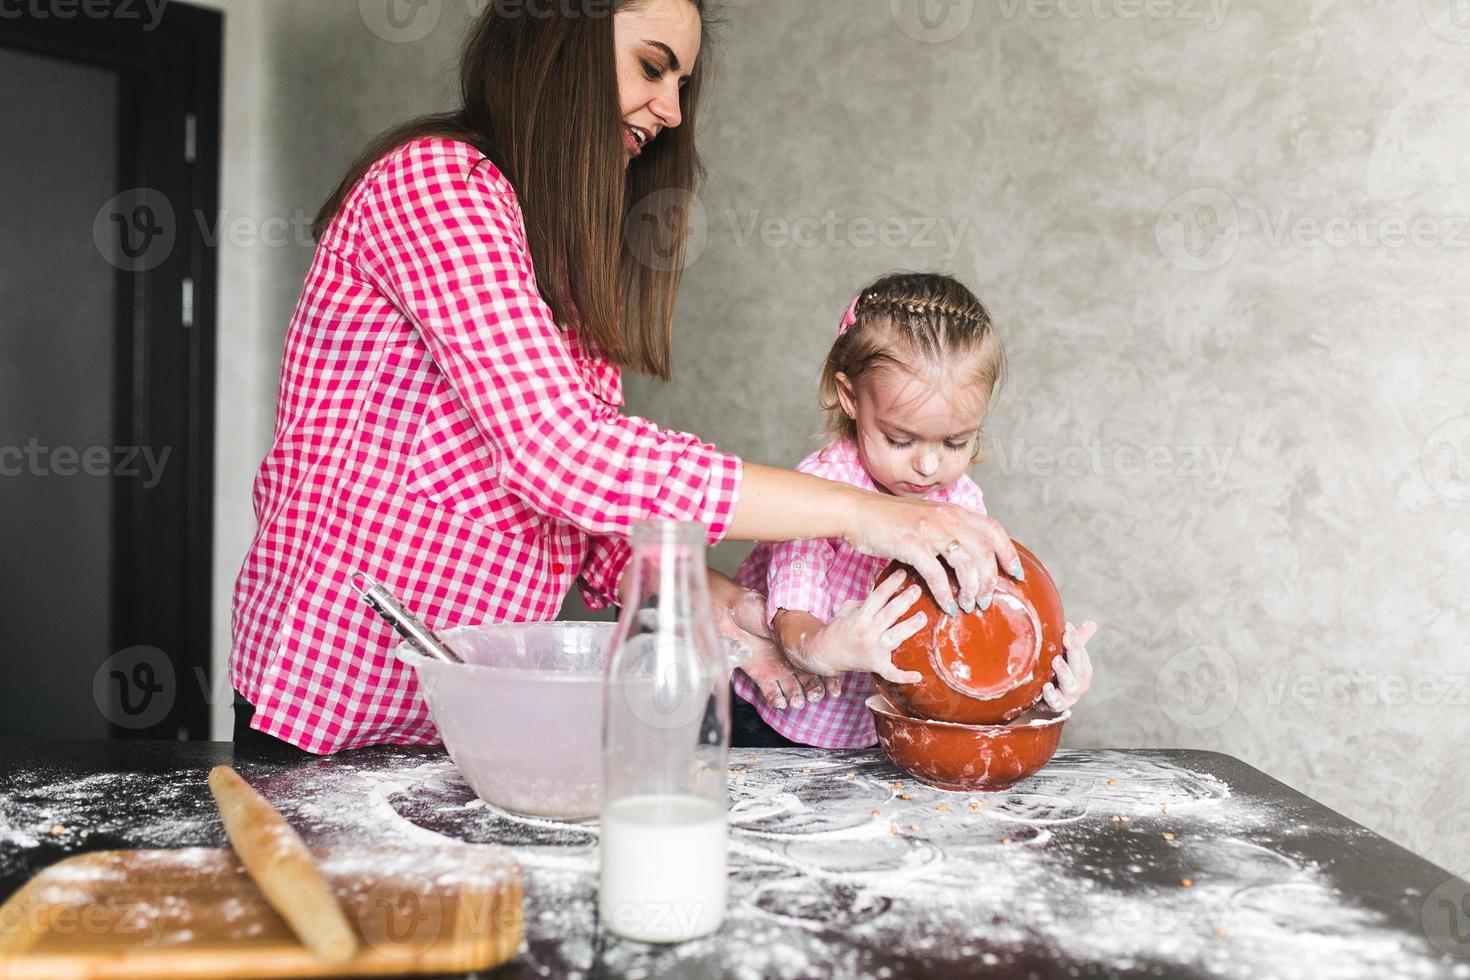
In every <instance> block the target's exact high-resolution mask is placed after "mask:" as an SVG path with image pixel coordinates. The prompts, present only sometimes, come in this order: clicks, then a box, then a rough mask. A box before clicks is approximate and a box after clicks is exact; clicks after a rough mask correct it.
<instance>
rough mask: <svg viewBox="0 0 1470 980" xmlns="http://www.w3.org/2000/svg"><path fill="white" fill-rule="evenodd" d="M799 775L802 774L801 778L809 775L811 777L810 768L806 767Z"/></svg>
mask: <svg viewBox="0 0 1470 980" xmlns="http://www.w3.org/2000/svg"><path fill="white" fill-rule="evenodd" d="M801 774H802V775H803V776H810V775H811V774H812V770H811V767H810V766H808V767H807V768H805V769H803V770H802V771H801Z"/></svg>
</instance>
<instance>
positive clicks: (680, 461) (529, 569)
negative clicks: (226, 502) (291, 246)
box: [230, 139, 741, 752]
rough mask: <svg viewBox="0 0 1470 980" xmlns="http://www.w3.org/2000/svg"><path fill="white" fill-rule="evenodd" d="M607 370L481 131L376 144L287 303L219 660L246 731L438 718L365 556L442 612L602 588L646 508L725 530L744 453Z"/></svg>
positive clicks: (414, 602) (533, 614)
mask: <svg viewBox="0 0 1470 980" xmlns="http://www.w3.org/2000/svg"><path fill="white" fill-rule="evenodd" d="M622 403H623V397H622V382H621V378H620V375H619V371H618V369H617V367H616V366H615V365H613V364H610V363H609V362H607V361H606V360H604V359H603V358H601V357H600V356H598V354H597V353H596V352H595V351H594V350H592V349H590V347H589V345H587V344H586V343H584V342H582V341H581V340H580V339H579V337H578V335H577V333H576V331H575V330H574V329H568V330H562V329H559V328H558V327H557V326H556V325H555V324H554V323H553V321H552V318H551V314H550V310H549V309H548V308H547V307H546V305H545V303H544V302H542V300H541V297H540V294H539V293H538V291H537V288H536V279H535V272H534V270H533V269H532V264H531V254H530V250H529V248H528V247H527V244H526V234H525V226H524V221H523V219H522V215H521V210H520V206H519V204H518V203H517V200H516V195H515V192H514V190H513V189H512V188H511V185H510V183H509V182H508V181H507V180H506V179H505V177H504V176H503V175H502V174H501V173H500V171H499V170H498V169H497V168H496V167H495V166H494V165H493V164H491V163H490V162H489V161H488V160H485V159H484V158H483V157H482V156H481V154H480V153H478V152H477V151H476V150H474V149H473V148H472V147H470V146H468V145H466V144H464V143H459V142H454V141H450V140H439V139H425V140H420V141H417V142H414V143H411V144H409V145H407V146H405V147H402V148H400V149H398V150H397V151H395V152H394V153H392V154H390V155H388V156H387V157H385V158H383V159H382V160H380V161H378V162H377V163H376V164H375V165H374V166H373V167H372V169H371V170H369V171H368V173H367V174H366V176H364V178H363V179H362V181H361V182H360V183H359V184H358V185H357V186H356V187H355V188H354V189H353V191H352V193H351V194H350V196H349V197H348V198H347V201H346V202H345V204H344V206H343V208H342V210H341V213H340V214H339V215H338V217H337V218H336V220H335V221H333V223H332V225H331V227H330V229H328V231H327V233H326V235H325V236H324V238H323V240H322V242H321V243H320V246H319V247H318V249H317V252H316V257H315V260H314V261H313V263H312V266H311V271H310V272H309V274H308V276H307V279H306V286H305V289H304V291H303V292H302V295H301V299H300V301H299V302H298V304H297V306H296V311H295V313H294V315H293V316H292V319H291V326H290V330H289V332H288V334H287V337H286V350H285V360H284V363H283V365H282V368H281V381H280V401H279V406H278V412H277V416H276V430H275V440H274V444H273V445H272V446H271V449H270V453H269V454H268V455H267V456H266V458H265V462H264V463H263V464H262V466H261V468H260V473H259V476H258V477H257V479H256V483H255V513H256V517H257V519H258V521H259V529H258V531H257V532H256V535H255V539H254V541H253V542H252V544H251V546H250V551H249V554H248V555H247V556H246V558H245V563H244V567H243V568H242V570H241V572H240V577H239V580H238V581H237V583H236V586H235V600H234V615H233V623H232V625H233V649H232V651H231V658H230V677H231V680H232V681H233V683H234V686H235V688H236V689H237V690H239V691H240V692H241V693H242V694H244V695H245V697H246V698H247V699H248V700H249V701H250V702H251V703H252V704H253V705H255V709H256V711H255V717H254V721H253V725H254V727H256V728H258V729H260V730H261V731H263V732H265V733H266V734H269V735H273V736H275V737H277V738H280V739H284V740H285V741H287V742H290V743H292V744H294V745H297V746H300V747H302V748H304V749H309V750H311V751H313V752H331V751H336V750H338V749H347V748H353V747H356V746H362V745H371V744H378V743H398V744H408V743H425V742H433V741H436V740H437V738H438V736H437V733H436V731H435V729H434V727H433V725H432V724H431V723H430V721H429V719H428V715H427V712H426V710H425V707H424V703H423V701H422V699H421V698H420V696H419V690H418V685H417V684H416V682H415V680H414V676H413V673H412V671H411V670H409V669H408V668H406V667H404V666H403V665H401V664H399V663H397V662H396V661H395V660H393V658H392V657H391V655H390V650H391V648H392V647H393V646H395V645H396V643H397V642H398V640H397V637H396V636H395V634H394V633H393V631H392V630H391V629H390V628H389V627H388V626H386V625H385V624H384V623H383V622H382V621H381V620H380V619H378V618H377V616H375V615H374V614H373V613H372V612H370V611H369V610H368V609H367V607H366V606H364V605H363V603H362V602H361V601H360V600H359V599H358V598H357V596H356V595H354V594H353V593H352V591H351V589H350V588H349V586H348V581H349V578H350V577H351V575H352V574H353V573H354V572H356V571H359V570H361V571H364V572H366V573H368V574H369V575H371V576H372V577H374V578H376V579H377V580H378V581H380V582H382V583H383V584H384V585H386V586H388V588H390V589H392V590H393V591H394V592H396V593H397V594H398V596H399V597H400V598H401V599H403V600H404V602H405V603H406V604H407V605H408V606H409V607H410V608H411V609H414V610H415V611H417V612H418V613H419V614H420V615H421V616H422V618H423V619H424V620H425V621H426V622H427V623H428V624H429V626H430V627H432V628H435V629H442V628H445V627H449V626H458V625H464V624H473V623H482V622H526V621H535V620H547V619H553V618H555V616H556V614H557V612H558V610H559V609H560V607H561V603H562V599H563V597H564V596H565V595H566V593H567V591H568V590H569V589H570V588H571V587H572V585H573V584H574V583H575V584H577V585H578V586H579V587H580V588H581V590H582V592H583V594H584V595H585V596H586V598H587V600H588V602H589V603H590V604H592V605H593V606H594V607H600V606H603V605H606V604H607V602H608V601H610V598H611V597H612V596H613V594H614V593H615V590H616V586H617V582H618V579H619V578H620V576H621V574H622V570H623V568H624V566H625V564H626V562H627V559H628V549H627V545H626V544H625V540H626V538H627V536H628V534H629V532H630V530H631V527H632V524H633V522H635V521H637V520H640V519H643V518H671V519H677V520H697V521H703V522H704V523H705V525H707V526H708V528H709V539H710V541H711V542H712V543H713V542H715V541H718V540H720V539H721V538H722V537H723V536H724V534H725V531H726V529H727V527H728V525H729V522H730V519H731V515H732V513H733V510H734V506H735V501H736V499H737V498H738V496H739V492H740V479H741V464H740V460H738V459H737V458H735V457H733V456H729V455H725V454H723V453H719V452H717V451H716V450H715V449H714V447H712V446H709V445H706V444H704V443H702V442H700V441H699V440H698V439H696V438H695V437H694V436H691V435H686V434H683V433H678V432H670V431H666V430H663V429H660V428H658V427H656V426H654V425H653V424H652V423H650V422H647V421H645V420H643V419H638V418H630V417H627V416H624V415H622V414H621V413H620V412H619V411H618V408H619V406H621V405H622Z"/></svg>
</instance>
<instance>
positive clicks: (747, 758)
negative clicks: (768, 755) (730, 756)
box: [745, 755, 761, 765]
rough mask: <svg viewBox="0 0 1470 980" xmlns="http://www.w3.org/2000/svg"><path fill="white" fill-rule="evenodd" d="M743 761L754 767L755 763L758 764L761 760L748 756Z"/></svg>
mask: <svg viewBox="0 0 1470 980" xmlns="http://www.w3.org/2000/svg"><path fill="white" fill-rule="evenodd" d="M745 761H746V762H749V763H750V764H751V765H754V764H755V763H757V762H759V761H761V760H760V757H759V756H754V755H748V756H746V757H745Z"/></svg>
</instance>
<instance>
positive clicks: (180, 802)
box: [0, 740, 1470, 978]
mask: <svg viewBox="0 0 1470 980" xmlns="http://www.w3.org/2000/svg"><path fill="white" fill-rule="evenodd" d="M221 762H227V763H231V764H233V765H235V766H236V768H237V769H239V770H240V772H241V773H242V774H243V775H244V776H245V777H246V778H247V779H249V780H250V781H251V782H252V783H253V784H254V785H255V786H256V787H257V788H259V789H260V790H261V792H262V793H264V794H265V796H266V797H267V798H269V799H270V800H271V801H272V802H273V803H274V804H275V805H276V806H277V807H278V808H279V809H280V810H281V811H282V813H284V814H285V815H286V816H287V818H288V819H290V820H291V821H292V823H293V824H294V825H295V826H296V827H297V828H298V830H300V831H301V832H302V836H303V837H305V838H306V839H307V840H308V842H310V843H314V844H327V843H334V842H343V841H352V842H354V843H399V844H414V843H420V842H421V843H433V844H439V845H442V844H444V843H445V842H446V841H456V840H458V841H471V842H477V843H498V844H503V845H506V846H508V847H510V848H512V849H513V850H514V852H515V853H516V856H517V857H518V859H519V860H520V862H521V865H522V868H523V870H524V872H525V878H526V933H527V947H526V950H525V952H524V954H523V955H522V956H521V958H520V959H519V960H518V961H517V962H516V963H514V964H512V965H511V966H509V967H507V968H505V969H504V970H502V971H498V972H497V974H496V976H497V977H500V976H506V977H510V976H514V977H520V976H526V977H531V976H556V977H562V976H568V977H577V976H584V977H598V976H628V977H663V976H700V977H706V976H708V977H715V976H731V977H747V976H748V977H784V976H790V977H815V976H823V977H826V976H891V977H900V976H946V977H947V976H956V975H983V974H994V975H998V976H1028V975H1030V976H1036V977H1081V976H1119V975H1128V976H1132V975H1137V976H1169V977H1218V976H1242V977H1244V976H1250V977H1266V976H1270V977H1278V976H1279V977H1291V976H1301V977H1312V978H1317V977H1337V976H1341V977H1361V976H1370V977H1389V976H1394V977H1419V976H1423V977H1454V978H1470V898H1467V894H1470V884H1467V883H1466V882H1464V881H1463V880H1461V879H1458V878H1455V877H1453V876H1451V875H1449V874H1448V873H1447V872H1445V871H1443V870H1441V869H1440V868H1438V867H1436V866H1435V865H1433V864H1431V863H1429V862H1428V861H1425V860H1423V859H1422V858H1419V857H1417V856H1415V855H1414V854H1412V853H1410V852H1408V851H1406V850H1404V849H1403V848H1401V847H1398V846H1397V845H1395V844H1393V843H1391V842H1389V841H1387V840H1385V839H1384V838H1382V837H1380V836H1378V835H1376V834H1374V833H1372V832H1370V831H1368V830H1367V829H1365V828H1363V827H1362V826H1360V825H1358V824H1356V823H1353V822H1352V821H1350V820H1348V819H1346V818H1345V817H1342V816H1341V815H1339V814H1337V813H1335V812H1333V811H1332V810H1329V809H1327V808H1326V807H1323V806H1322V805H1320V804H1318V803H1316V802H1314V801H1313V800H1311V799H1309V798H1307V797H1305V796H1303V795H1301V794H1300V793H1297V792H1295V791H1294V790H1292V789H1290V788H1289V787H1287V786H1285V785H1283V784H1281V783H1279V782H1277V781H1275V780H1273V779H1271V778H1270V777H1268V776H1266V775H1264V774H1263V773H1261V772H1259V771H1257V770H1255V769H1253V768H1251V767H1250V766H1247V765H1245V764H1244V763H1242V762H1240V761H1238V760H1236V759H1232V758H1230V757H1228V756H1223V755H1218V754H1214V753H1208V752H1193V751H1132V752H1124V751H1075V752H1067V751H1064V752H1061V753H1059V754H1058V755H1057V757H1056V759H1055V760H1053V762H1052V763H1051V764H1050V765H1049V766H1048V767H1047V768H1046V769H1045V770H1043V771H1042V772H1041V773H1039V774H1037V775H1036V776H1034V777H1032V778H1031V779H1029V780H1026V781H1025V782H1023V783H1021V784H1019V785H1017V786H1015V787H1013V788H1012V789H1011V790H1008V791H1004V792H998V793H988V794H973V795H966V794H955V793H943V792H940V791H938V790H932V789H929V788H927V787H924V786H922V785H920V784H917V783H915V782H913V781H912V780H910V779H908V778H907V777H905V776H904V775H903V774H902V773H901V772H899V771H898V770H896V769H895V768H893V767H892V765H891V764H890V763H889V762H888V761H887V760H886V759H885V758H884V757H883V756H882V755H881V753H879V752H877V751H876V750H874V751H858V752H821V751H817V750H750V751H747V750H739V749H737V750H735V751H734V752H733V753H732V756H731V775H730V787H731V859H730V870H731V878H730V903H729V914H728V918H727V921H726V924H725V926H724V928H723V929H722V930H721V931H720V932H719V933H717V934H716V935H715V936H713V937H710V938H707V939H703V940H699V941H696V942H693V943H687V944H684V945H682V946H677V947H651V946H644V945H642V944H638V943H630V942H624V941H621V940H618V939H615V938H611V937H608V936H606V935H605V934H604V933H602V932H601V931H600V930H599V929H598V927H597V921H596V887H597V850H596V842H597V828H596V825H595V824H572V823H563V822H558V821H552V820H541V819H535V818H527V817H520V816H517V815H514V814H510V813H506V812H504V811H501V810H499V809H497V808H495V807H492V806H489V805H487V804H484V803H482V802H481V801H479V800H477V799H476V798H475V797H474V794H473V793H472V792H471V791H470V790H469V788H468V787H467V786H466V785H465V784H464V783H463V782H462V781H461V780H460V779H459V777H458V775H457V773H456V771H455V770H454V767H453V765H452V764H451V763H450V762H449V760H448V758H447V756H445V755H444V753H443V752H442V751H441V750H437V749H390V748H382V749H368V750H363V751H360V752H350V753H343V754H341V755H338V756H334V757H329V758H320V759H318V758H307V759H302V758H300V757H286V756H274V755H259V754H257V755H250V756H237V755H236V752H235V749H234V747H233V746H232V745H230V744H228V743H200V742H195V743H181V742H126V741H118V742H84V741H38V740H0V897H3V896H8V895H9V894H11V893H12V892H13V891H14V890H15V889H17V888H19V887H20V886H21V885H22V884H23V883H24V882H25V881H26V880H28V879H29V877H30V876H31V875H33V874H35V873H36V872H37V871H39V870H41V869H42V868H44V867H46V866H47V865H49V864H51V863H53V862H55V861H58V860H61V859H62V858H64V857H67V856H70V855H73V854H77V853H80V852H83V851H89V850H101V849H110V848H134V847H184V846H210V847H219V846H224V844H225V840H224V834H223V831H222V829H221V827H220V825H219V822H218V819H217V817H216V815H215V812H214V808H213V804H212V801H211V799H210V796H209V791H208V788H207V787H206V785H205V775H206V773H207V772H208V770H209V768H210V767H211V766H213V765H215V764H217V763H221ZM899 783H901V784H902V785H898V784H899Z"/></svg>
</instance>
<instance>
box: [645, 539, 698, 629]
mask: <svg viewBox="0 0 1470 980" xmlns="http://www.w3.org/2000/svg"><path fill="white" fill-rule="evenodd" d="M704 537H705V530H704V525H702V524H698V523H695V522H687V521H655V522H648V523H643V524H639V525H637V526H636V527H634V529H633V536H632V541H631V546H632V549H633V560H632V565H631V568H630V573H631V575H632V580H631V585H632V589H631V591H630V592H629V594H628V607H629V608H630V609H640V610H641V609H656V610H658V611H659V613H660V614H661V615H660V616H659V617H658V620H659V621H660V622H666V618H665V616H664V615H662V614H665V613H671V614H673V615H674V619H673V621H674V622H682V621H687V619H686V617H708V616H709V615H710V605H709V581H708V576H707V573H706V571H705V556H704V554H705V553H704Z"/></svg>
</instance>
